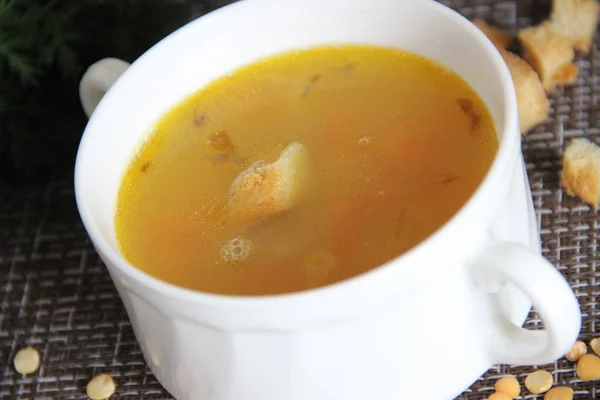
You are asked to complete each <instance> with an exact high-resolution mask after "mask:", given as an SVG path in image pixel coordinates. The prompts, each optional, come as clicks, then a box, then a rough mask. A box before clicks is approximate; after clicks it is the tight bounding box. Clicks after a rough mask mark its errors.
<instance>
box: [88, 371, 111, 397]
mask: <svg viewBox="0 0 600 400" xmlns="http://www.w3.org/2000/svg"><path fill="white" fill-rule="evenodd" d="M115 388H116V387H115V382H114V381H113V379H112V378H111V377H110V375H108V374H100V375H96V376H95V377H93V378H92V380H91V381H89V383H88V384H87V388H86V392H87V395H88V397H89V398H90V399H92V400H104V399H108V398H109V397H110V396H112V395H113V394H114V393H115Z"/></svg>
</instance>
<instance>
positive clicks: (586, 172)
mask: <svg viewBox="0 0 600 400" xmlns="http://www.w3.org/2000/svg"><path fill="white" fill-rule="evenodd" d="M561 183H562V185H563V187H564V188H565V190H566V191H567V193H568V194H569V195H571V196H578V197H579V198H580V199H581V200H583V201H585V202H586V203H588V204H589V205H591V206H594V207H597V206H598V204H599V203H600V147H598V146H597V145H596V144H594V143H593V142H591V141H589V140H588V139H583V138H580V139H573V140H572V141H571V143H569V145H568V146H567V149H566V150H565V154H564V156H563V170H562V175H561Z"/></svg>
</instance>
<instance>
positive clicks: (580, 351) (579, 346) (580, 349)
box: [565, 340, 587, 362]
mask: <svg viewBox="0 0 600 400" xmlns="http://www.w3.org/2000/svg"><path fill="white" fill-rule="evenodd" d="M585 353H587V346H586V345H585V343H583V342H582V341H581V340H578V341H576V342H575V344H574V345H573V348H572V349H571V351H569V352H568V353H567V354H565V358H566V359H567V360H569V361H573V362H577V361H579V359H580V358H581V356H583V355H584V354H585Z"/></svg>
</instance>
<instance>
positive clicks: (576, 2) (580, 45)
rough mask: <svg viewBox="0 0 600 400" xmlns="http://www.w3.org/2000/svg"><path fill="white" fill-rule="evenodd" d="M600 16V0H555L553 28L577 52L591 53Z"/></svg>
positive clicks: (552, 15)
mask: <svg viewBox="0 0 600 400" xmlns="http://www.w3.org/2000/svg"><path fill="white" fill-rule="evenodd" d="M598 15H600V3H599V2H598V0H553V2H552V14H551V15H550V21H552V28H553V29H554V31H555V32H556V33H557V34H559V35H561V36H563V37H564V38H566V39H567V40H569V42H570V43H571V46H573V47H574V48H575V50H577V51H580V52H582V53H585V54H587V53H589V52H590V49H591V47H592V41H593V40H594V35H595V34H596V26H597V25H598Z"/></svg>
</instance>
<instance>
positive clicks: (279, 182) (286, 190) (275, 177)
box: [228, 142, 308, 224]
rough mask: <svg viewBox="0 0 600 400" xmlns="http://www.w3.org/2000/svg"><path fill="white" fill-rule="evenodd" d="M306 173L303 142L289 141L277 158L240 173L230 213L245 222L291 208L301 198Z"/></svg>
mask: <svg viewBox="0 0 600 400" xmlns="http://www.w3.org/2000/svg"><path fill="white" fill-rule="evenodd" d="M307 173H308V155H307V151H306V149H305V147H304V145H302V144H300V143H298V142H292V143H290V144H289V145H288V146H287V147H286V148H285V149H284V150H283V152H282V153H281V155H280V157H279V159H278V160H277V161H275V162H273V163H270V164H267V163H265V162H264V161H258V162H255V163H254V164H252V165H251V166H250V167H249V168H248V169H246V170H244V171H242V172H241V173H240V174H239V175H238V177H237V178H236V179H235V180H234V181H233V183H232V185H231V187H230V188H229V203H228V209H229V215H230V216H231V217H232V218H233V219H234V220H235V221H236V222H239V223H243V224H244V223H251V222H256V221H260V220H262V219H265V218H268V217H270V216H274V215H277V214H280V213H282V212H284V211H287V210H289V209H291V208H292V207H293V206H294V205H295V204H296V203H297V201H298V199H299V197H300V194H301V192H302V189H303V187H304V183H305V182H306V177H307Z"/></svg>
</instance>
